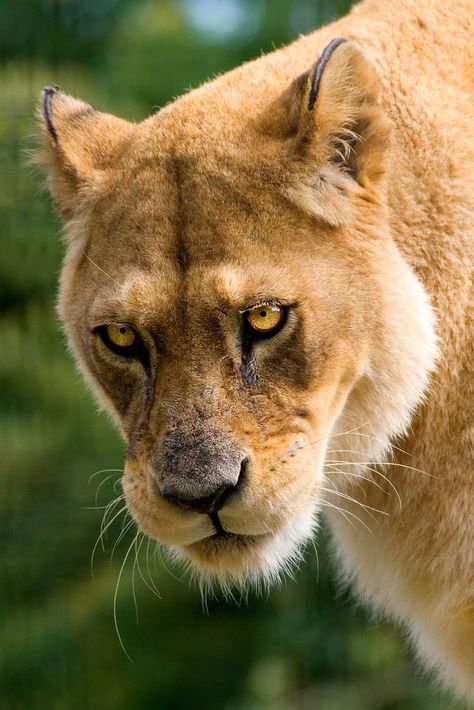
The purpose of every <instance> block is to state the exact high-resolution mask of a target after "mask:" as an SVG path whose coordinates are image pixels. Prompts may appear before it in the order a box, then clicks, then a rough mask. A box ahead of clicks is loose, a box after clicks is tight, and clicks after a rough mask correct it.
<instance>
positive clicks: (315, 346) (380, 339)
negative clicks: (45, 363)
mask: <svg viewBox="0 0 474 710" xmlns="http://www.w3.org/2000/svg"><path fill="white" fill-rule="evenodd" d="M278 56H279V55H275V57H276V59H274V60H272V61H273V62H274V63H273V64H271V63H270V62H268V63H267V64H265V63H263V64H260V63H259V62H256V63H255V64H253V65H248V66H247V67H245V68H243V69H240V70H237V71H236V72H233V73H231V74H229V75H227V76H224V77H222V78H220V79H218V80H217V81H216V82H213V83H211V84H208V85H205V86H204V87H202V88H201V89H199V90H197V91H195V92H191V93H190V94H188V95H186V96H184V97H182V98H181V99H180V100H178V101H176V102H175V103H173V104H171V105H169V106H167V107H166V108H164V109H163V110H161V111H159V112H158V113H157V114H156V115H154V116H152V117H151V118H149V119H148V120H146V121H144V122H143V123H141V124H138V125H136V124H131V123H128V122H126V121H123V120H120V119H118V118H115V117H114V116H111V115H108V114H104V113H100V112H99V111H97V110H96V109H94V108H93V107H91V106H89V105H87V104H84V103H82V102H80V101H77V100H75V99H73V98H71V97H68V96H66V95H64V94H62V93H60V92H59V90H58V89H57V87H48V88H47V89H46V90H45V94H44V103H43V125H44V131H43V133H44V139H45V144H46V146H47V151H46V152H47V160H48V165H49V180H50V189H51V192H52V195H53V198H54V202H55V204H56V206H57V208H58V210H59V212H60V213H61V215H62V216H63V219H64V222H65V231H66V235H67V242H68V251H67V256H66V259H65V263H64V268H63V273H62V277H61V289H60V299H59V308H60V313H61V316H62V318H63V320H64V323H65V326H66V330H67V333H68V336H69V339H70V343H71V346H72V349H73V352H74V354H75V356H76V357H77V359H78V361H79V363H80V366H81V368H82V370H83V371H84V373H85V375H86V377H87V379H88V380H89V382H90V383H91V384H92V386H93V388H94V390H95V391H96V392H97V394H98V396H99V398H100V399H101V401H102V402H103V403H104V405H105V406H106V407H107V408H108V409H109V410H110V411H111V412H112V413H113V415H114V417H115V419H116V421H117V423H118V425H119V427H120V429H121V431H122V433H123V436H124V437H125V439H126V441H127V444H128V451H127V459H126V465H125V470H124V475H123V487H124V491H125V494H126V500H127V503H128V507H129V510H130V512H131V514H132V515H133V517H134V518H135V520H136V521H137V523H138V525H139V526H140V527H141V528H142V530H143V531H145V532H146V533H148V535H150V536H151V537H153V538H155V539H157V540H159V541H161V542H163V543H165V544H167V545H169V546H172V547H173V548H174V549H175V550H176V551H178V552H179V554H180V555H181V556H183V557H185V558H187V559H188V560H190V561H191V562H192V563H193V565H194V566H195V568H196V569H197V570H199V571H201V572H202V573H203V574H204V575H211V576H212V575H215V576H217V577H219V578H220V579H221V580H223V581H226V583H228V582H229V581H231V582H237V583H244V582H245V581H248V580H255V579H257V578H258V577H259V576H263V577H265V578H266V579H272V578H274V577H276V576H277V575H278V573H279V570H281V569H284V568H285V566H286V565H287V564H288V563H289V562H290V561H291V560H292V559H293V558H294V557H295V556H296V555H297V554H298V550H299V549H300V547H301V545H302V543H303V542H304V541H305V540H306V539H307V538H308V537H309V536H310V535H311V534H312V531H313V527H314V522H315V514H316V512H317V510H318V507H319V505H320V503H321V501H322V499H323V494H322V491H321V489H322V488H324V487H325V486H324V483H323V482H324V477H325V471H324V465H325V460H326V457H327V456H328V446H329V445H330V441H331V438H332V437H334V436H338V437H342V438H339V439H338V440H337V441H338V445H337V448H339V449H344V448H345V449H347V450H351V449H352V450H353V449H354V448H356V449H357V450H358V451H367V452H370V455H374V452H377V453H378V455H380V453H381V452H382V451H383V450H384V449H385V448H386V446H387V445H388V443H389V440H390V437H391V436H393V435H395V434H397V433H400V432H401V431H402V430H403V429H404V427H405V426H406V425H407V423H408V421H409V418H410V416H411V412H412V410H413V407H414V406H415V404H416V403H417V401H418V400H419V398H420V396H421V394H422V392H423V389H424V387H425V383H426V378H427V372H428V370H429V368H430V366H431V360H432V355H433V336H432V323H431V316H430V312H429V307H428V305H427V301H426V298H425V295H424V293H423V291H422V289H421V287H420V285H419V283H418V282H417V280H416V278H415V277H414V276H413V274H412V272H411V271H410V269H409V268H408V266H407V265H406V264H405V262H404V260H403V259H402V257H401V256H400V254H399V252H398V250H397V248H396V246H395V244H394V242H393V240H392V238H391V233H390V216H389V211H388V208H387V194H386V192H387V188H386V183H385V178H384V174H385V169H386V164H387V160H388V155H389V124H388V122H387V120H386V118H385V117H384V115H383V112H382V110H381V108H380V107H379V99H378V96H379V87H378V82H377V80H376V78H375V77H374V74H373V72H372V71H371V69H370V68H369V66H368V64H367V62H366V61H365V59H364V58H363V56H362V54H361V52H360V51H359V50H358V49H357V48H356V47H355V46H353V45H352V44H351V43H342V42H334V43H332V44H331V45H330V46H329V47H328V48H327V49H326V51H325V52H324V53H323V55H322V57H321V59H320V61H319V62H318V64H317V65H316V68H315V69H311V70H309V71H307V72H306V73H305V74H303V75H301V76H299V77H297V78H296V79H293V80H292V81H291V77H289V78H288V80H287V78H286V77H287V72H288V67H286V68H285V66H286V65H285V66H283V65H282V67H283V68H281V67H280V68H279V62H281V61H282V60H281V59H278ZM259 61H260V62H265V60H259ZM360 426H364V427H365V431H366V436H365V437H364V438H362V437H358V438H356V439H355V438H354V439H351V430H353V428H354V427H360ZM344 437H345V438H344Z"/></svg>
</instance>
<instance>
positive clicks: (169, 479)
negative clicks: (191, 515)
mask: <svg viewBox="0 0 474 710" xmlns="http://www.w3.org/2000/svg"><path fill="white" fill-rule="evenodd" d="M208 463H210V462H208ZM209 468H211V471H212V474H210V475H209V474H208V475H207V476H206V475H205V474H204V472H202V471H201V475H200V476H196V475H195V476H194V477H193V478H191V477H188V476H186V478H185V479H184V482H185V483H186V485H184V482H183V478H182V477H179V476H178V475H177V472H176V471H175V474H174V475H170V476H162V477H161V479H160V480H159V481H158V486H159V489H160V492H161V495H162V496H163V498H166V500H168V501H169V502H170V503H174V504H175V505H179V506H180V508H185V509H186V510H192V511H194V512H195V513H203V514H206V515H212V514H215V513H217V512H218V511H219V510H220V509H221V508H222V506H223V505H224V503H225V502H226V500H227V499H228V497H229V496H230V495H231V494H232V493H233V492H234V491H235V490H236V489H237V487H240V486H241V485H242V483H243V479H244V477H245V476H244V474H245V471H246V468H247V458H244V459H243V460H241V461H240V465H239V463H238V460H237V461H236V462H235V464H234V465H233V466H226V467H225V469H224V470H222V468H220V467H219V465H218V462H217V461H214V466H213V467H211V466H210V467H209ZM203 494H204V495H203Z"/></svg>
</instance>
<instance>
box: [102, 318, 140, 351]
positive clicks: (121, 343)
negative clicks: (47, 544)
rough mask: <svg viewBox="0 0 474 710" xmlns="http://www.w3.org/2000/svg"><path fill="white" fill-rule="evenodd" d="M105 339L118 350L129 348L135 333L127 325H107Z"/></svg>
mask: <svg viewBox="0 0 474 710" xmlns="http://www.w3.org/2000/svg"><path fill="white" fill-rule="evenodd" d="M107 337H108V339H109V340H110V342H111V343H113V344H114V345H116V346H117V347H118V348H129V347H130V346H131V345H133V343H134V342H135V340H136V337H137V336H136V335H135V331H134V330H132V328H130V326H128V325H120V324H119V325H108V326H107Z"/></svg>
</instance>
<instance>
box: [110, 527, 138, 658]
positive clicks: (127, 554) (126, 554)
mask: <svg viewBox="0 0 474 710" xmlns="http://www.w3.org/2000/svg"><path fill="white" fill-rule="evenodd" d="M138 534H139V533H137V535H136V536H135V538H134V539H133V540H132V542H131V543H130V546H129V548H128V550H127V552H126V553H125V557H124V558H123V562H122V566H121V567H120V572H119V575H118V579H117V583H116V585H115V592H114V605H113V607H114V626H115V631H116V633H117V638H118V640H119V643H120V646H121V647H122V651H123V652H124V654H125V655H126V657H127V658H128V660H129V661H130V663H133V660H132V659H131V658H130V656H129V655H128V653H127V649H126V648H125V646H124V643H123V640H122V636H121V634H120V629H119V625H118V618H117V597H118V592H119V589H120V581H121V579H122V574H123V570H124V569H125V565H126V563H127V559H128V556H129V555H130V552H131V550H132V548H133V546H134V544H135V540H136V537H137V536H138Z"/></svg>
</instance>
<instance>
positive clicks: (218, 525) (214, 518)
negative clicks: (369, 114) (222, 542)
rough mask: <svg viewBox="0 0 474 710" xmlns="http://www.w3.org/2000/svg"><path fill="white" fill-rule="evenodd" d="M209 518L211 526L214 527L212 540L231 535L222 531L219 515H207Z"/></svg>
mask: <svg viewBox="0 0 474 710" xmlns="http://www.w3.org/2000/svg"><path fill="white" fill-rule="evenodd" d="M209 517H210V519H211V521H212V524H213V525H214V527H215V529H216V532H215V534H214V535H212V539H213V540H216V539H218V538H222V537H228V536H229V535H232V533H228V532H226V531H225V530H224V528H223V527H222V523H221V521H220V520H219V513H209Z"/></svg>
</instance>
